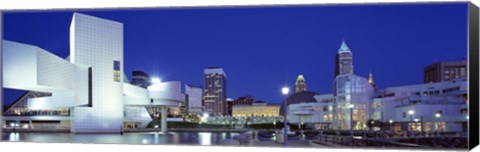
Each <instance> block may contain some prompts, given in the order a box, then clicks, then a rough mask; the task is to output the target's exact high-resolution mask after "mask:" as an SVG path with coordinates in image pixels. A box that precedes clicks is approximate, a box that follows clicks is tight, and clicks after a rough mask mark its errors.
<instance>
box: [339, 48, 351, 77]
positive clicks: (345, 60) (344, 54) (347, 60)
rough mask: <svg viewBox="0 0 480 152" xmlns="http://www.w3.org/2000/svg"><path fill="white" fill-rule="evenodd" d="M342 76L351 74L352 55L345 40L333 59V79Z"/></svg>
mask: <svg viewBox="0 0 480 152" xmlns="http://www.w3.org/2000/svg"><path fill="white" fill-rule="evenodd" d="M343 74H353V55H352V52H351V51H350V48H348V46H347V43H345V40H344V41H342V45H341V46H340V48H339V49H338V53H337V55H336V57H335V77H337V76H338V75H343Z"/></svg>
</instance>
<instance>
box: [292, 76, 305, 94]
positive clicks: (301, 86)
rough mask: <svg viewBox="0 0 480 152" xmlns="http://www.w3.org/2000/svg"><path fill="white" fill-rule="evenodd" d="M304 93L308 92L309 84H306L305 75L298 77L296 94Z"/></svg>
mask: <svg viewBox="0 0 480 152" xmlns="http://www.w3.org/2000/svg"><path fill="white" fill-rule="evenodd" d="M302 91H307V83H305V78H303V75H298V78H297V81H296V82H295V92H302Z"/></svg>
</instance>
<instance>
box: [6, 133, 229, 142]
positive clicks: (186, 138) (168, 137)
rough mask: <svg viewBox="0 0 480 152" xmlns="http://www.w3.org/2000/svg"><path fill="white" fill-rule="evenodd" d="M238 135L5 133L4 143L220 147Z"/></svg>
mask: <svg viewBox="0 0 480 152" xmlns="http://www.w3.org/2000/svg"><path fill="white" fill-rule="evenodd" d="M236 135H238V133H229V132H223V133H210V132H168V133H162V132H144V133H124V134H73V133H41V132H21V133H18V132H16V133H14V132H5V133H3V134H2V141H12V142H16V141H21V142H49V143H100V144H165V145H220V144H221V143H222V141H224V140H226V139H232V138H233V137H234V136H236Z"/></svg>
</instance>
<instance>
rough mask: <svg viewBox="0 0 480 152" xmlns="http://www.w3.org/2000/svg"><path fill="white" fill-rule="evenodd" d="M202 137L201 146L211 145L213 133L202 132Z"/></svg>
mask: <svg viewBox="0 0 480 152" xmlns="http://www.w3.org/2000/svg"><path fill="white" fill-rule="evenodd" d="M199 135H200V145H211V144H212V142H211V140H212V133H209V132H201V133H199Z"/></svg>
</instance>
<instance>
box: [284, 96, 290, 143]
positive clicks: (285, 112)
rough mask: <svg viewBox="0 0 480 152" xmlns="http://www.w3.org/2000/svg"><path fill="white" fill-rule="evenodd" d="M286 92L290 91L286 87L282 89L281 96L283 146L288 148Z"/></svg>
mask: <svg viewBox="0 0 480 152" xmlns="http://www.w3.org/2000/svg"><path fill="white" fill-rule="evenodd" d="M288 92H290V89H289V88H288V87H283V88H282V94H283V96H284V101H283V107H284V108H283V146H288V134H287V133H288V131H287V126H288V124H287V108H288V107H287V96H288Z"/></svg>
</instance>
